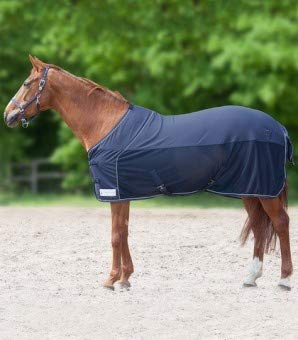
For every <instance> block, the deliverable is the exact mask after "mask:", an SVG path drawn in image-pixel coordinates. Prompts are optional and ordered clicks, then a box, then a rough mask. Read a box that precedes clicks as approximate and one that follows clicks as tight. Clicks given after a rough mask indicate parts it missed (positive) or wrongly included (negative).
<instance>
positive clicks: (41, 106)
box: [4, 56, 50, 128]
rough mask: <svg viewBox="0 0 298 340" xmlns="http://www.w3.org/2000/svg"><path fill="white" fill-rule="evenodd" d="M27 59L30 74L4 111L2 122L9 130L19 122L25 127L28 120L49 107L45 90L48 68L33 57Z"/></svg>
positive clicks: (47, 92)
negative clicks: (30, 68)
mask: <svg viewBox="0 0 298 340" xmlns="http://www.w3.org/2000/svg"><path fill="white" fill-rule="evenodd" d="M29 58H30V61H31V63H32V66H33V68H32V70H31V73H30V75H29V77H28V78H27V79H26V80H25V81H24V83H23V84H22V86H21V87H20V88H19V90H18V92H17V93H16V95H15V96H14V97H13V98H12V99H11V101H10V102H9V103H8V105H7V106H6V108H5V111H4V121H5V123H6V124H7V126H9V127H11V128H12V127H16V126H17V125H18V123H19V122H20V121H21V122H22V125H23V127H27V126H28V121H27V120H28V119H30V118H32V117H34V116H35V115H36V114H38V113H39V112H40V111H44V110H46V109H47V108H48V107H49V99H50V92H49V91H47V88H46V80H47V74H48V70H49V66H48V65H47V64H45V63H43V62H42V61H40V60H38V59H37V58H35V57H32V56H29Z"/></svg>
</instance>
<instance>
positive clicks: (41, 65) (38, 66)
mask: <svg viewBox="0 0 298 340" xmlns="http://www.w3.org/2000/svg"><path fill="white" fill-rule="evenodd" d="M29 59H30V62H31V64H32V66H33V67H34V68H35V69H36V70H37V71H41V70H42V69H43V68H44V65H45V63H44V62H43V61H41V60H39V59H38V58H36V57H32V55H31V54H29Z"/></svg>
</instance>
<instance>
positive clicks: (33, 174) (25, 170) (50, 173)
mask: <svg viewBox="0 0 298 340" xmlns="http://www.w3.org/2000/svg"><path fill="white" fill-rule="evenodd" d="M42 167H43V168H46V170H42V169H41V168H42ZM51 167H53V163H52V162H51V161H50V160H49V159H46V158H40V159H34V160H31V161H29V162H23V163H11V164H10V179H11V181H12V183H28V184H29V187H30V190H31V192H32V193H38V192H39V182H40V181H41V180H53V179H63V178H64V176H65V174H64V173H63V172H61V171H58V170H56V169H54V170H51V169H50V168H51Z"/></svg>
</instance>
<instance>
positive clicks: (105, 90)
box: [44, 63, 128, 103]
mask: <svg viewBox="0 0 298 340" xmlns="http://www.w3.org/2000/svg"><path fill="white" fill-rule="evenodd" d="M44 66H49V67H51V68H54V69H56V70H58V71H61V72H62V73H65V74H67V75H68V76H70V77H72V78H74V79H77V80H79V81H80V82H82V83H83V84H85V85H87V86H89V88H90V91H89V92H88V96H89V95H90V94H91V93H92V92H93V91H95V90H100V91H102V92H103V93H104V94H107V95H110V96H112V97H113V98H114V99H116V100H118V101H121V102H124V103H128V100H127V99H125V98H124V97H123V96H122V95H121V93H120V92H118V91H111V90H109V89H108V88H106V87H104V86H102V85H99V84H97V83H96V82H94V81H92V80H90V79H87V78H82V77H77V76H75V75H73V74H71V73H70V72H67V71H65V70H64V69H63V68H61V67H60V66H57V65H54V64H46V63H44Z"/></svg>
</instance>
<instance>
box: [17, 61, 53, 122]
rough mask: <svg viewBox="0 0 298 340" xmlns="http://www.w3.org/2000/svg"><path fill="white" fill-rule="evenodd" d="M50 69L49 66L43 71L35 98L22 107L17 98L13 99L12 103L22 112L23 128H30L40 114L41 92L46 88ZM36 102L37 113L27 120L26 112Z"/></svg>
mask: <svg viewBox="0 0 298 340" xmlns="http://www.w3.org/2000/svg"><path fill="white" fill-rule="evenodd" d="M49 69H50V66H47V67H45V68H44V69H43V71H42V76H41V79H40V81H39V84H38V90H37V91H36V93H35V94H34V96H33V97H31V98H30V99H29V100H28V101H27V102H25V103H24V104H23V105H21V104H20V103H19V102H18V101H17V100H16V99H15V98H12V99H11V102H12V103H13V104H14V105H15V106H16V107H17V108H18V109H19V110H20V111H19V115H20V116H21V122H22V127H23V128H27V127H28V126H29V123H30V121H32V120H33V119H34V118H36V116H37V115H38V114H39V113H40V96H41V92H42V91H43V89H44V87H45V84H46V80H47V75H48V72H49ZM34 102H36V108H37V113H36V114H35V115H34V117H32V118H31V119H26V117H25V110H26V108H27V107H28V106H29V105H31V104H32V103H34Z"/></svg>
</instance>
